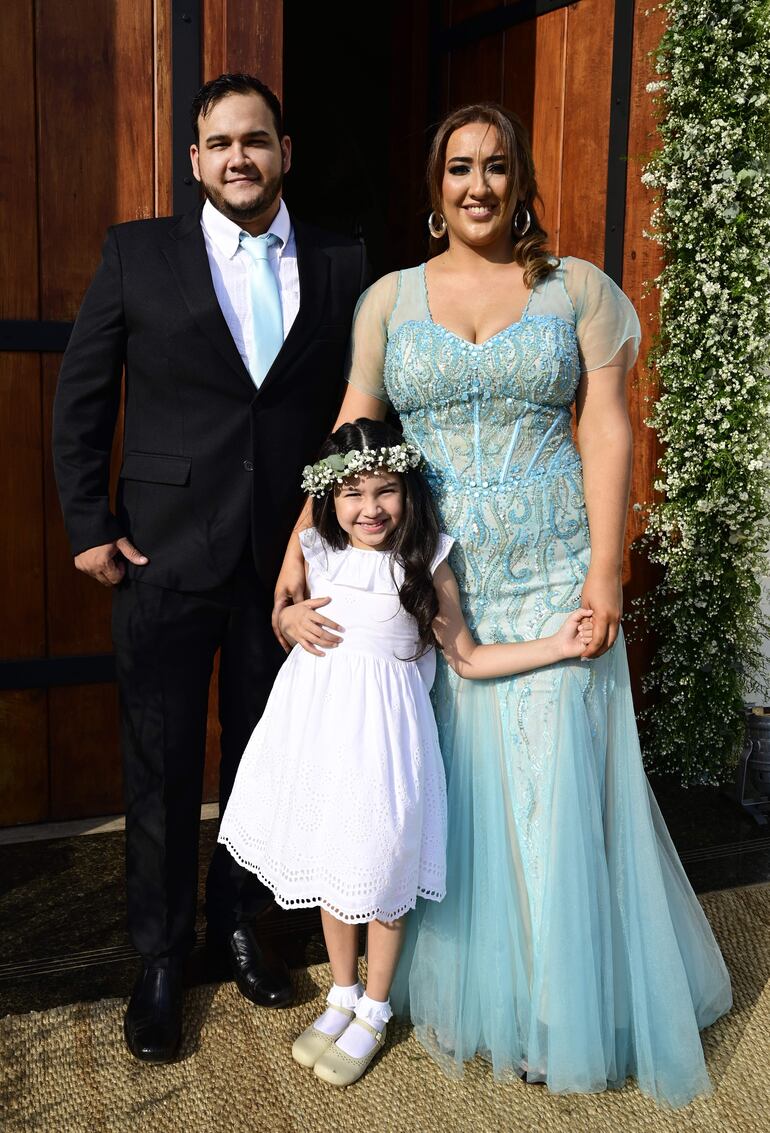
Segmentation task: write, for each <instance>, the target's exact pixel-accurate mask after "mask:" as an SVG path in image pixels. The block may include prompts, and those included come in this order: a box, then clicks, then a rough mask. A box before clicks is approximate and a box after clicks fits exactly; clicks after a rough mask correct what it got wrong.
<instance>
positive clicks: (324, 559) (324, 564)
mask: <svg viewBox="0 0 770 1133" xmlns="http://www.w3.org/2000/svg"><path fill="white" fill-rule="evenodd" d="M299 545H300V547H301V548H302V554H303V555H304V557H305V562H306V563H307V564H308V566H313V567H316V569H317V570H320V571H321V573H322V574H327V573H328V571H329V567H330V565H331V563H332V562H333V561H334V559H335V558H336V557H338V556H340V555H344V554H345V552H344V551H334V550H332V548H331V547H330V546H329V544H328V543H324V541H323V539H322V538H321V536H320V535H319V533H318V531H316V529H315V527H306V528H305V530H304V531H300V533H299Z"/></svg>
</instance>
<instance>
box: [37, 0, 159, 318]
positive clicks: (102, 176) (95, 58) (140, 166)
mask: <svg viewBox="0 0 770 1133" xmlns="http://www.w3.org/2000/svg"><path fill="white" fill-rule="evenodd" d="M152 17H153V9H152V0H137V2H135V3H131V4H128V3H118V4H94V3H93V2H92V0H69V2H68V3H67V4H60V3H57V2H56V0H39V3H38V5H37V28H36V71H37V77H38V147H39V155H40V157H39V191H38V196H39V210H40V240H41V246H42V248H43V256H42V265H41V292H42V303H41V307H42V316H43V318H46V319H70V318H74V316H75V313H76V311H77V308H78V306H79V304H80V300H81V298H82V296H83V292H84V291H85V289H86V287H87V285H88V283H89V281H90V279H91V276H92V275H93V272H94V269H95V267H96V265H97V263H98V260H99V249H100V248H101V244H102V241H103V239H104V231H105V229H106V228H107V226H108V225H110V224H114V223H116V222H117V221H121V220H132V219H136V218H140V217H149V216H152V215H153V212H154V203H155V194H154V185H153V168H154V142H153V19H152Z"/></svg>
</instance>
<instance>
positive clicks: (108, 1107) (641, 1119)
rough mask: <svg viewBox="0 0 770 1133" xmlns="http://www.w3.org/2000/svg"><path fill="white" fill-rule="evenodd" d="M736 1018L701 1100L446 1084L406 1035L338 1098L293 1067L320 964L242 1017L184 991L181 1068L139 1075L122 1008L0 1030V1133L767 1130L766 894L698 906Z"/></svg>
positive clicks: (712, 1056)
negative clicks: (666, 1105) (287, 993)
mask: <svg viewBox="0 0 770 1133" xmlns="http://www.w3.org/2000/svg"><path fill="white" fill-rule="evenodd" d="M701 900H702V903H703V905H704V907H705V909H706V913H707V915H708V917H709V919H710V921H711V924H712V925H713V927H714V930H715V932H716V935H717V937H718V939H719V942H720V945H721V947H722V949H723V952H724V955H725V959H726V961H727V964H728V967H729V969H730V973H731V975H732V979H733V991H734V995H735V1007H734V1009H733V1011H732V1012H731V1014H730V1015H729V1017H728V1018H726V1019H723V1020H720V1021H719V1022H718V1023H717V1024H716V1025H715V1026H714V1027H712V1028H711V1029H710V1030H709V1031H707V1032H706V1033H705V1035H704V1043H705V1048H706V1056H707V1059H708V1065H709V1070H710V1072H711V1076H712V1079H713V1081H714V1087H715V1088H714V1092H713V1094H712V1095H711V1096H709V1097H707V1098H702V1099H699V1100H698V1101H696V1102H694V1103H693V1104H692V1105H690V1106H687V1107H686V1108H685V1109H682V1110H677V1111H672V1110H664V1109H661V1108H659V1107H658V1106H656V1105H655V1104H654V1103H653V1102H651V1101H649V1100H648V1099H647V1098H645V1097H644V1096H643V1095H642V1094H640V1093H639V1091H638V1090H637V1089H636V1088H635V1086H633V1085H632V1084H628V1085H627V1086H626V1087H625V1088H624V1089H623V1090H619V1091H612V1092H607V1093H604V1094H583V1095H575V1094H573V1095H568V1096H556V1095H553V1094H550V1093H549V1092H548V1091H547V1090H546V1089H544V1088H542V1087H535V1086H526V1085H524V1084H523V1083H519V1082H518V1081H516V1082H513V1083H510V1084H500V1083H497V1082H495V1081H494V1079H493V1078H492V1074H491V1072H490V1069H489V1067H488V1066H487V1065H485V1064H484V1063H483V1062H481V1061H480V1060H479V1059H477V1060H475V1061H474V1062H473V1063H471V1064H470V1065H469V1067H468V1070H467V1072H466V1074H465V1076H464V1078H463V1079H462V1080H460V1081H455V1080H448V1079H447V1078H445V1077H444V1076H443V1074H442V1073H441V1071H440V1070H439V1069H438V1068H437V1067H436V1066H435V1065H434V1064H433V1063H432V1062H431V1060H430V1059H429V1058H428V1057H427V1055H425V1053H424V1052H423V1050H422V1048H421V1047H420V1046H419V1045H418V1044H417V1042H416V1041H415V1039H414V1038H413V1036H412V1034H411V1030H410V1028H409V1027H408V1026H407V1025H405V1024H401V1025H395V1026H393V1025H391V1034H390V1037H389V1041H388V1045H387V1048H386V1050H385V1052H384V1054H383V1055H382V1056H381V1057H380V1058H379V1059H378V1060H377V1061H376V1062H375V1063H374V1064H373V1066H372V1067H371V1069H370V1070H369V1072H368V1073H367V1074H366V1076H365V1077H364V1078H363V1079H362V1080H361V1081H360V1082H359V1083H357V1084H356V1085H355V1086H353V1087H351V1088H350V1089H348V1090H335V1089H334V1088H332V1087H329V1086H326V1085H325V1084H324V1083H323V1082H320V1081H319V1080H318V1079H317V1078H315V1076H314V1075H313V1073H312V1071H307V1070H304V1069H303V1068H302V1067H300V1066H298V1065H296V1064H295V1063H294V1062H293V1061H292V1059H291V1055H290V1053H289V1051H290V1046H291V1042H292V1040H293V1038H294V1037H295V1036H296V1035H297V1034H298V1033H299V1031H301V1030H302V1028H303V1027H305V1026H306V1025H307V1024H308V1023H309V1022H310V1021H311V1020H312V1018H313V1017H314V1016H315V1014H316V1013H318V1012H319V1011H320V1009H321V1007H322V1004H323V996H324V995H325V993H326V990H327V988H328V986H329V983H330V977H329V973H328V968H327V967H326V966H325V965H322V966H318V967H314V968H309V969H308V970H307V971H299V972H297V973H295V976H296V981H297V991H298V1001H297V1006H295V1007H293V1008H291V1009H289V1010H286V1011H264V1010H262V1011H260V1010H257V1009H256V1008H253V1007H252V1006H251V1005H250V1004H249V1003H247V1002H246V1001H245V1000H244V999H242V998H241V996H240V995H239V994H238V992H237V991H236V989H235V987H234V986H233V985H232V984H223V985H210V986H208V987H199V988H195V989H193V990H191V991H189V992H188V993H187V996H186V1011H185V1032H184V1038H183V1046H182V1051H181V1057H180V1060H179V1061H178V1062H176V1063H174V1064H172V1065H170V1066H158V1067H152V1066H149V1067H148V1066H143V1065H142V1064H140V1063H138V1062H136V1061H135V1060H134V1059H133V1058H131V1056H130V1055H129V1054H128V1053H127V1051H126V1049H125V1047H124V1045H123V1038H122V1018H123V1011H124V1008H125V1001H123V1000H117V999H111V1000H102V1001H100V1002H97V1003H80V1004H74V1005H72V1006H68V1007H59V1008H56V1009H54V1010H51V1011H44V1012H40V1013H33V1014H29V1015H13V1016H8V1017H6V1018H5V1019H0V1128H2V1129H3V1130H4V1133H30V1131H32V1130H44V1131H45V1133H80V1131H83V1133H124V1131H125V1133H144V1131H147V1133H150V1131H152V1133H261V1131H263V1130H264V1131H269V1133H364V1131H368V1130H371V1131H373V1133H383V1131H384V1133H434V1131H435V1133H499V1131H503V1130H515V1131H516V1133H525V1131H526V1133H567V1131H569V1133H605V1131H606V1133H636V1131H637V1130H638V1131H639V1133H641V1131H643V1130H644V1131H654V1133H659V1131H660V1133H667V1131H669V1130H670V1131H679V1130H681V1131H684V1130H687V1131H688V1133H714V1131H715V1130H720V1131H721V1133H767V1130H768V1128H770V983H769V982H768V981H770V885H762V886H756V887H750V888H744V889H733V890H728V891H725V892H720V893H712V894H707V895H706V896H704V897H702V899H701Z"/></svg>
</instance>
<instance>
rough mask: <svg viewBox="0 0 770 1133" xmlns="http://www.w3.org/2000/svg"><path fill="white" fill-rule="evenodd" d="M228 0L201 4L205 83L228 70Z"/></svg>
mask: <svg viewBox="0 0 770 1133" xmlns="http://www.w3.org/2000/svg"><path fill="white" fill-rule="evenodd" d="M226 41H227V0H203V3H202V4H201V64H202V70H203V81H204V83H207V82H209V80H210V79H215V78H216V77H217V75H221V74H223V72H224V71H226V70H227V51H226V46H225V45H226Z"/></svg>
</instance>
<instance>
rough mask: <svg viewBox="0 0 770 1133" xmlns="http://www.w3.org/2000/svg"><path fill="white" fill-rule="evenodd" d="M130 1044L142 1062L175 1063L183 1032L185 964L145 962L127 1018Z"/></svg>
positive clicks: (162, 961) (132, 995)
mask: <svg viewBox="0 0 770 1133" xmlns="http://www.w3.org/2000/svg"><path fill="white" fill-rule="evenodd" d="M123 1034H124V1035H125V1038H126V1046H127V1047H128V1049H129V1050H130V1051H131V1053H132V1054H133V1056H134V1058H138V1059H140V1060H141V1061H142V1062H171V1060H172V1059H173V1057H174V1055H175V1054H176V1052H177V1049H178V1047H179V1040H180V1038H181V1035H182V965H181V963H180V962H179V961H178V960H161V961H159V963H157V964H153V963H150V962H147V961H145V962H144V964H143V965H142V970H141V972H140V973H139V978H138V979H137V981H136V983H135V984H134V990H133V991H132V992H131V998H130V999H129V1001H128V1008H127V1009H126V1017H125V1019H124V1020H123Z"/></svg>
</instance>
